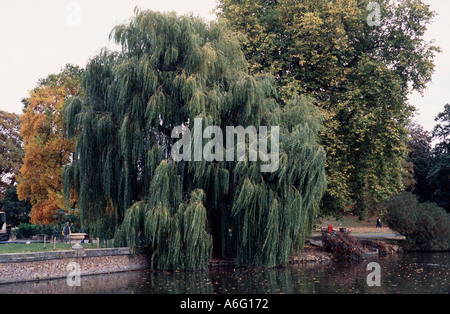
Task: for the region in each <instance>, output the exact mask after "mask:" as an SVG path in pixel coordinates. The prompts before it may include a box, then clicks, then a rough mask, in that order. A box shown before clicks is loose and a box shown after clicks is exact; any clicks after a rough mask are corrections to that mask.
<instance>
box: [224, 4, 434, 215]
mask: <svg viewBox="0 0 450 314" xmlns="http://www.w3.org/2000/svg"><path fill="white" fill-rule="evenodd" d="M368 3H369V1H366V0H357V1H354V0H337V1H330V0H301V1H300V0H279V1H267V0H256V1H253V0H239V1H238V0H221V1H220V4H219V8H218V13H219V15H220V16H221V17H223V18H225V19H226V20H227V21H228V23H229V25H230V27H231V28H232V29H233V30H235V31H238V32H241V33H242V34H243V39H242V42H243V45H244V51H245V55H246V57H247V59H248V60H249V69H250V71H251V73H272V74H273V75H274V77H275V78H276V80H277V82H278V85H277V86H278V90H279V91H280V94H281V97H282V99H289V97H290V95H291V94H293V93H294V94H301V95H303V94H307V95H312V96H313V97H314V98H315V99H316V104H317V106H318V108H320V109H321V110H322V111H323V113H324V115H325V121H324V123H325V126H326V129H325V131H324V132H323V133H322V144H323V145H324V146H325V148H326V151H327V170H326V171H327V179H328V190H327V193H326V195H325V197H324V199H323V210H324V212H336V211H339V210H342V209H346V210H350V211H353V212H355V213H358V214H360V215H362V214H363V213H364V212H365V210H366V207H367V200H372V201H374V202H377V201H379V200H381V199H385V198H386V197H388V196H389V195H392V194H396V193H398V192H399V191H401V190H402V188H403V187H402V173H403V172H404V170H403V167H402V161H403V159H404V158H405V156H406V152H407V151H406V146H405V143H404V140H405V137H406V135H407V130H406V126H407V124H408V122H409V119H410V117H411V115H412V112H413V110H414V109H413V108H412V107H411V106H409V105H408V104H407V101H406V99H407V95H408V93H409V92H410V91H412V90H416V91H419V92H421V91H423V89H424V88H425V85H426V83H427V82H429V81H430V78H431V75H432V72H433V69H434V64H433V59H434V54H435V53H436V52H437V51H438V48H437V47H434V46H432V45H430V44H429V43H428V42H426V41H425V40H424V39H423V35H424V32H425V31H426V28H427V25H428V24H429V23H430V21H431V19H432V17H433V16H434V13H433V12H432V11H430V9H429V6H428V5H425V4H424V3H423V2H422V1H417V0H403V1H388V0H383V1H377V3H378V4H380V7H381V12H380V13H381V14H380V20H379V26H376V25H374V26H370V25H369V23H367V20H368V17H369V14H371V13H373V12H372V11H370V10H368V9H367V8H368V6H367V5H368Z"/></svg>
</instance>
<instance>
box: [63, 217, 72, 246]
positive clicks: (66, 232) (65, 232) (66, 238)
mask: <svg viewBox="0 0 450 314" xmlns="http://www.w3.org/2000/svg"><path fill="white" fill-rule="evenodd" d="M63 235H64V243H67V242H69V235H70V227H69V223H68V222H66V224H65V226H64V228H63Z"/></svg>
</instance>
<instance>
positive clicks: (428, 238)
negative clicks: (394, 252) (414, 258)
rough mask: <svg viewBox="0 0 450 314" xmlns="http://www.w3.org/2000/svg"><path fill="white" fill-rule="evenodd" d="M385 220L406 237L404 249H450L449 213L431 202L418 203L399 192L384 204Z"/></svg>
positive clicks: (415, 199)
mask: <svg viewBox="0 0 450 314" xmlns="http://www.w3.org/2000/svg"><path fill="white" fill-rule="evenodd" d="M384 218H385V221H386V223H387V224H388V225H389V227H390V228H391V229H392V230H395V231H397V232H398V233H400V234H401V235H404V236H405V237H406V242H405V247H404V248H405V249H406V250H425V251H442V250H449V249H450V214H448V213H447V212H446V211H445V210H444V209H443V208H441V207H439V206H437V205H436V204H435V203H430V202H426V203H419V201H418V199H417V197H416V196H415V195H414V194H412V193H402V194H400V195H397V196H395V197H393V198H391V199H390V200H389V201H388V202H387V204H386V215H385V217H384Z"/></svg>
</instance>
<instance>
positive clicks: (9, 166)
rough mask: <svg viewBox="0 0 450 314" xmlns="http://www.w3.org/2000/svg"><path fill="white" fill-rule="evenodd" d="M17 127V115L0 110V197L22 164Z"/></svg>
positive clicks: (11, 184) (10, 184) (18, 121)
mask: <svg viewBox="0 0 450 314" xmlns="http://www.w3.org/2000/svg"><path fill="white" fill-rule="evenodd" d="M19 129H20V120H19V116H18V115H17V114H15V113H8V112H5V111H1V110H0V199H2V198H3V197H4V195H5V193H6V190H8V189H9V188H10V187H12V186H13V185H14V183H15V177H14V176H15V175H16V174H17V173H18V171H19V168H20V166H21V165H22V159H23V156H24V151H23V147H22V144H23V143H22V138H21V136H20V133H19Z"/></svg>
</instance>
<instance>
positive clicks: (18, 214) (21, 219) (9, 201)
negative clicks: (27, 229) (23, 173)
mask: <svg viewBox="0 0 450 314" xmlns="http://www.w3.org/2000/svg"><path fill="white" fill-rule="evenodd" d="M0 210H2V211H4V212H5V213H6V217H7V220H8V224H11V225H12V226H13V227H16V226H18V225H19V224H20V223H24V224H26V223H29V222H30V212H31V203H30V200H29V199H28V200H24V201H19V198H18V197H17V186H13V187H11V188H9V189H8V190H7V191H6V193H5V197H4V198H3V199H2V200H1V201H0Z"/></svg>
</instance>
